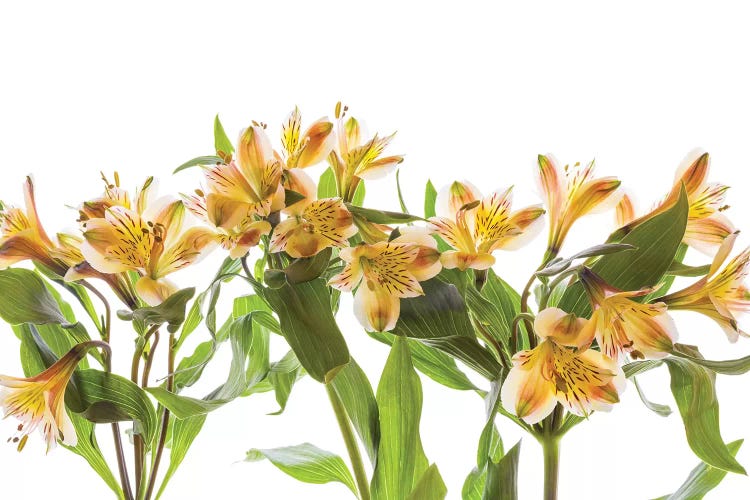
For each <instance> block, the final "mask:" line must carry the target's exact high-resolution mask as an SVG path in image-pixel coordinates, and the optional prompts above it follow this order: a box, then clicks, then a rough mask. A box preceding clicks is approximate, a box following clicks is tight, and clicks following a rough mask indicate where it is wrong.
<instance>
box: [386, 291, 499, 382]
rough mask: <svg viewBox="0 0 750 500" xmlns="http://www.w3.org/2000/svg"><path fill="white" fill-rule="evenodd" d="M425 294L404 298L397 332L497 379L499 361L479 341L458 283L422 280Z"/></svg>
mask: <svg viewBox="0 0 750 500" xmlns="http://www.w3.org/2000/svg"><path fill="white" fill-rule="evenodd" d="M422 290H423V291H424V293H425V294H424V295H422V296H420V297H415V298H410V299H403V300H401V313H400V315H399V319H398V323H396V327H395V328H394V329H393V333H394V334H396V335H402V336H406V337H410V338H415V339H419V341H420V342H422V343H424V344H427V345H429V346H432V347H435V348H437V349H440V350H441V351H443V352H445V353H447V354H450V355H451V356H454V357H456V358H458V359H460V360H461V361H463V362H464V363H466V364H467V365H468V366H470V367H471V368H472V369H474V370H476V371H477V373H479V374H481V375H483V376H485V377H487V378H488V379H489V380H495V379H497V378H498V377H499V375H500V372H501V370H502V368H501V366H500V365H499V363H498V362H497V361H496V360H495V358H494V357H493V356H492V354H490V353H489V352H488V351H487V350H486V349H485V348H484V347H482V346H481V345H480V344H479V342H477V339H476V336H475V334H474V330H473V327H472V325H471V321H470V320H469V314H468V310H467V308H466V305H465V304H464V301H463V298H462V297H461V294H460V293H459V292H458V290H457V289H456V287H455V286H453V285H449V284H447V283H444V282H442V281H440V280H438V279H435V278H433V279H431V280H428V281H425V282H422Z"/></svg>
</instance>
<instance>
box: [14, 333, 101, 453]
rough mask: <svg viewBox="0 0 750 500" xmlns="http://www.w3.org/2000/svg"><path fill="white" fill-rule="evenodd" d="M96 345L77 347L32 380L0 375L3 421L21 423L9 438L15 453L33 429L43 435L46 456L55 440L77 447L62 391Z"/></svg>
mask: <svg viewBox="0 0 750 500" xmlns="http://www.w3.org/2000/svg"><path fill="white" fill-rule="evenodd" d="M98 344H100V343H99V342H85V343H83V344H78V345H77V346H75V347H73V348H72V349H71V350H70V351H68V353H67V354H65V355H64V356H63V357H61V358H60V359H59V360H57V362H55V363H54V364H53V365H52V366H50V367H49V368H47V369H46V370H44V371H43V372H41V373H40V374H38V375H35V376H33V377H29V378H18V377H9V376H5V375H0V387H1V388H2V389H0V407H1V408H2V409H3V413H4V414H5V417H6V418H7V417H10V416H13V417H15V418H17V419H18V420H20V421H21V423H20V424H19V425H18V434H17V435H16V436H15V437H13V438H12V441H13V442H14V443H18V451H21V450H22V449H23V447H24V445H25V444H26V440H27V439H28V436H29V434H31V433H32V432H34V430H36V429H39V430H40V431H41V432H42V434H43V435H44V439H45V441H46V442H47V451H48V452H49V450H50V449H52V448H53V447H54V446H55V445H56V444H57V441H58V440H59V441H62V443H63V444H66V445H68V446H75V445H76V443H77V442H78V438H77V436H76V431H75V428H74V427H73V423H72V422H71V420H70V417H69V416H68V413H67V412H66V411H65V388H66V387H67V386H68V382H69V381H70V377H71V376H72V375H73V372H74V371H75V369H76V366H77V365H78V362H79V361H81V359H83V357H84V356H85V355H86V351H87V350H88V349H89V348H91V347H94V346H96V345H98Z"/></svg>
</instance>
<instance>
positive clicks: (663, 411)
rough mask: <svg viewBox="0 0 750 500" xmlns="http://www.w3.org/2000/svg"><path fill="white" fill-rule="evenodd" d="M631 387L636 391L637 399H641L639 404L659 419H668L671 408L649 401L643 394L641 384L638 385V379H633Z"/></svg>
mask: <svg viewBox="0 0 750 500" xmlns="http://www.w3.org/2000/svg"><path fill="white" fill-rule="evenodd" d="M633 385H634V386H635V390H636V391H638V397H639V398H641V402H642V403H643V405H644V406H645V407H646V408H648V409H649V410H651V411H652V412H654V413H656V414H657V415H659V416H660V417H668V416H670V415H671V414H672V408H670V407H669V406H667V405H662V404H659V403H653V402H651V401H649V399H648V398H647V397H646V395H645V394H643V389H641V384H639V383H638V379H637V378H636V377H633Z"/></svg>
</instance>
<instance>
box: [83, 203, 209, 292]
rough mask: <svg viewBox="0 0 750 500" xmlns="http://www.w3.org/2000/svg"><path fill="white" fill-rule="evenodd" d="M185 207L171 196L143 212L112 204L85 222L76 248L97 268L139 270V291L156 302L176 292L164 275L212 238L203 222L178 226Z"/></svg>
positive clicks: (194, 258) (194, 256) (188, 260)
mask: <svg viewBox="0 0 750 500" xmlns="http://www.w3.org/2000/svg"><path fill="white" fill-rule="evenodd" d="M184 217H185V206H184V205H183V203H182V202H180V201H173V202H170V203H168V204H166V205H165V206H164V207H163V208H161V209H152V210H148V211H147V213H146V214H144V215H143V216H142V215H140V214H138V213H136V212H135V211H133V210H128V209H126V208H123V207H119V206H117V207H112V208H109V209H107V210H106V211H105V214H104V217H103V218H96V219H89V220H87V221H85V222H84V232H83V237H84V240H85V241H84V242H83V244H82V245H81V253H82V254H83V256H84V257H85V258H86V261H87V262H88V263H89V264H90V265H91V266H92V267H94V269H96V270H98V271H100V272H102V273H121V272H125V271H138V272H139V273H141V278H140V279H139V280H138V281H137V282H136V290H137V292H138V294H139V295H140V296H141V298H143V300H144V301H146V302H147V303H148V304H149V305H156V304H159V303H161V302H162V301H163V300H164V299H166V298H167V297H168V296H169V295H171V294H172V293H174V292H175V291H176V287H175V285H173V284H172V283H171V282H169V281H167V280H166V279H165V277H166V276H167V275H169V274H171V273H173V272H175V271H177V270H179V269H182V268H183V267H185V266H188V265H190V264H192V263H194V262H196V261H197V260H199V259H200V258H201V257H202V256H203V255H205V253H206V252H207V251H208V250H210V249H211V247H212V246H213V245H214V244H215V243H216V236H215V234H214V233H213V232H212V231H211V230H209V229H208V228H205V227H191V228H189V229H187V230H185V231H183V230H182V225H183V221H184Z"/></svg>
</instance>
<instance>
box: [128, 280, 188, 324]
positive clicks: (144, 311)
mask: <svg viewBox="0 0 750 500" xmlns="http://www.w3.org/2000/svg"><path fill="white" fill-rule="evenodd" d="M194 294H195V288H184V289H182V290H179V291H177V292H175V293H173V294H172V295H170V296H169V297H167V300H165V301H164V302H162V303H161V304H159V305H158V306H153V307H140V308H138V309H136V310H135V311H132V312H131V311H117V315H118V316H119V317H120V319H122V320H124V321H142V322H143V323H145V324H148V325H162V324H164V323H166V324H167V331H169V332H170V333H175V332H177V330H179V329H180V326H181V325H182V323H183V322H184V321H185V311H186V308H187V303H188V301H189V300H190V299H192V298H193V295H194Z"/></svg>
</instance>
